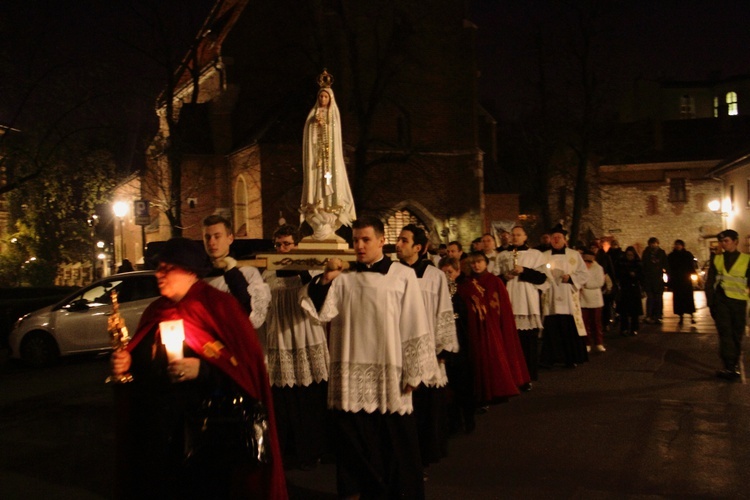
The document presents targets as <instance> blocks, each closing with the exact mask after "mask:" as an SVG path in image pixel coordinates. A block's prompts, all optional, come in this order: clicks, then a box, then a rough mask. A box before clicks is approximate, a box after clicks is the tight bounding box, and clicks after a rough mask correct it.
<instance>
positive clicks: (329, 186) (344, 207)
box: [300, 70, 356, 241]
mask: <svg viewBox="0 0 750 500" xmlns="http://www.w3.org/2000/svg"><path fill="white" fill-rule="evenodd" d="M332 83H333V77H332V76H331V75H330V74H329V73H328V72H327V71H326V70H323V73H322V74H321V75H320V76H319V77H318V85H320V90H319V91H318V98H317V100H316V102H315V106H314V107H313V109H312V110H310V114H308V115H307V121H306V122H305V131H304V136H303V141H302V165H303V168H304V181H303V184H302V202H301V205H300V213H301V218H302V220H305V221H307V223H308V224H310V226H312V228H313V235H312V239H313V240H317V241H321V240H331V239H335V240H341V238H339V237H338V236H336V235H335V234H334V231H336V229H338V228H339V227H340V226H342V225H344V226H349V225H351V223H352V221H354V219H356V214H355V211H354V200H353V198H352V191H351V188H350V187H349V178H348V176H347V174H346V164H345V163H344V149H343V146H344V144H343V142H342V140H341V115H340V114H339V108H338V106H337V105H336V99H335V98H334V96H333V90H331V84H332Z"/></svg>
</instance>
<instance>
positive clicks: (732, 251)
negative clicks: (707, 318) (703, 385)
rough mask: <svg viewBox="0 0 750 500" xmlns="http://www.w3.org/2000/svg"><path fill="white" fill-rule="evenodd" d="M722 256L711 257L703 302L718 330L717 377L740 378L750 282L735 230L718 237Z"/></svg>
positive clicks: (748, 262)
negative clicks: (738, 247)
mask: <svg viewBox="0 0 750 500" xmlns="http://www.w3.org/2000/svg"><path fill="white" fill-rule="evenodd" d="M718 239H719V244H720V245H721V248H722V250H723V252H722V253H720V254H718V255H714V257H713V258H712V259H711V266H710V267H709V269H708V279H707V281H706V302H707V303H708V307H709V308H710V310H711V317H713V319H714V322H715V323H716V329H717V330H718V331H719V356H720V357H721V359H722V361H723V362H724V368H723V369H721V370H719V371H718V372H717V373H716V375H717V376H718V377H720V378H723V379H726V380H737V379H739V378H740V372H739V361H740V352H741V349H742V337H743V335H745V321H746V320H745V317H746V307H747V301H748V298H750V297H749V296H748V281H749V280H750V255H748V254H746V253H742V252H740V251H739V250H738V249H737V246H738V244H739V235H738V234H737V231H733V230H731V229H727V230H725V231H722V232H721V233H719V235H718Z"/></svg>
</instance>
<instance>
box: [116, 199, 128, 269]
mask: <svg viewBox="0 0 750 500" xmlns="http://www.w3.org/2000/svg"><path fill="white" fill-rule="evenodd" d="M112 210H113V211H114V213H115V217H117V218H118V219H119V220H120V264H122V261H123V260H124V259H125V231H124V227H123V222H124V219H125V216H126V215H127V214H128V204H127V202H124V201H116V202H115V203H114V205H112ZM115 260H116V259H115Z"/></svg>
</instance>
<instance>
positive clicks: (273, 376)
mask: <svg viewBox="0 0 750 500" xmlns="http://www.w3.org/2000/svg"><path fill="white" fill-rule="evenodd" d="M267 360H268V379H269V381H270V383H271V385H274V386H276V387H285V386H289V387H292V386H295V385H296V386H308V385H310V384H312V383H313V382H321V381H323V380H328V363H329V360H328V346H326V345H325V344H318V345H310V346H306V347H303V348H301V349H273V348H271V349H269V350H268V355H267Z"/></svg>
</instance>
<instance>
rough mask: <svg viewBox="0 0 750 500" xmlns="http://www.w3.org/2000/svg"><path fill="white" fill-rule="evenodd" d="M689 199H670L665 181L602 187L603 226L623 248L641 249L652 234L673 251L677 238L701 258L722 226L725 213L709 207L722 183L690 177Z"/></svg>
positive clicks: (704, 256) (705, 257)
mask: <svg viewBox="0 0 750 500" xmlns="http://www.w3.org/2000/svg"><path fill="white" fill-rule="evenodd" d="M685 187H686V191H687V201H686V202H684V203H674V202H670V201H669V184H667V183H664V182H659V183H657V182H650V183H630V184H625V183H623V184H620V185H608V186H604V187H603V188H602V192H601V196H602V227H603V228H604V229H603V231H604V235H605V236H612V237H613V238H614V239H616V240H617V241H618V242H619V243H620V246H621V247H622V248H626V247H627V246H629V245H633V246H636V248H638V249H639V251H641V250H642V249H643V248H645V247H646V242H647V241H648V239H649V238H650V237H651V236H655V237H657V238H659V241H660V243H661V246H662V248H664V249H665V250H667V252H669V251H670V250H671V248H672V243H673V242H674V240H676V239H681V240H684V241H685V245H686V248H687V249H688V250H690V251H691V252H692V253H693V254H694V255H695V256H696V257H697V258H698V259H699V260H701V261H703V260H705V259H707V258H708V255H709V243H710V241H711V238H710V236H712V235H716V233H717V232H718V231H720V230H721V216H720V215H717V214H715V213H713V212H711V211H710V210H709V209H708V206H707V205H708V201H710V200H711V199H712V198H714V197H716V196H717V194H718V190H719V189H720V187H721V183H720V182H719V181H716V180H713V179H705V180H697V179H692V180H687V181H686V186H685Z"/></svg>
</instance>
